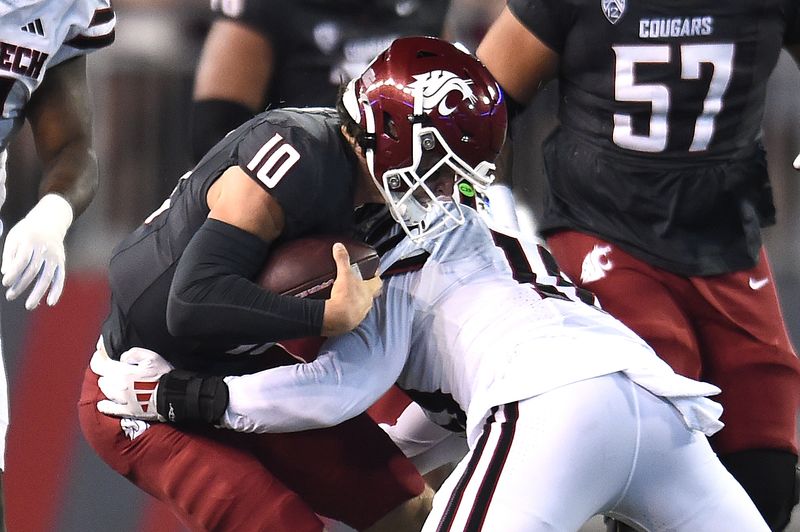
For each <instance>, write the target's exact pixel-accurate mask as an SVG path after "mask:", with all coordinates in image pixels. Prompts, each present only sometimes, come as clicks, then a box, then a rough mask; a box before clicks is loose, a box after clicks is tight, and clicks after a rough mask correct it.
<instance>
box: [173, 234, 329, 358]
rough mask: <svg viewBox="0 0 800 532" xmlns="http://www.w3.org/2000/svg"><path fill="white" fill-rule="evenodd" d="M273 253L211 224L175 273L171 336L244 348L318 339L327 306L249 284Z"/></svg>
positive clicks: (259, 243)
mask: <svg viewBox="0 0 800 532" xmlns="http://www.w3.org/2000/svg"><path fill="white" fill-rule="evenodd" d="M268 251H269V245H268V244H267V243H265V242H263V241H261V240H260V239H259V238H258V237H256V236H255V235H252V234H250V233H247V232H246V231H243V230H241V229H238V228H236V227H234V226H232V225H230V224H227V223H225V222H221V221H219V220H214V219H209V220H207V221H206V222H205V223H204V224H203V226H202V227H201V228H200V229H199V230H198V231H197V233H196V234H195V236H194V237H193V238H192V241H191V242H190V243H189V245H188V246H187V247H186V250H184V252H183V255H182V257H181V260H180V262H179V263H178V266H177V268H176V270H175V276H174V278H173V281H172V286H171V288H170V295H169V301H168V304H167V326H168V327H169V331H170V333H171V334H173V335H175V336H179V337H194V338H198V339H202V338H211V337H216V338H219V337H225V338H226V339H227V340H230V341H232V342H239V343H263V342H270V341H277V340H286V339H290V338H300V337H304V336H319V334H320V330H321V328H322V315H323V309H324V302H323V301H321V300H306V299H300V298H294V297H288V296H281V295H279V294H274V293H271V292H268V291H266V290H264V289H262V288H260V287H259V286H258V285H256V284H255V283H253V282H252V281H250V279H253V278H255V276H256V275H257V273H258V272H259V271H260V269H261V267H262V266H263V264H264V261H265V260H266V257H267V253H268Z"/></svg>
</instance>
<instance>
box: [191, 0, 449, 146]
mask: <svg viewBox="0 0 800 532" xmlns="http://www.w3.org/2000/svg"><path fill="white" fill-rule="evenodd" d="M449 5H450V0H426V1H424V2H423V1H420V0H337V1H333V0H323V1H319V0H293V1H292V2H285V1H283V0H260V1H257V2H256V1H249V2H248V1H245V0H233V1H225V2H219V1H218V0H212V1H211V8H212V10H214V11H215V12H216V13H217V14H218V15H219V16H218V18H217V19H216V20H215V21H214V22H213V24H212V26H211V29H210V30H209V33H208V35H207V36H206V40H205V43H204V46H203V52H202V54H201V56H200V60H199V62H198V66H197V70H196V73H195V85H194V94H193V100H194V103H193V111H192V120H191V139H192V153H193V157H194V159H195V160H199V159H200V157H202V156H203V155H204V154H205V153H206V152H207V151H208V149H209V148H211V146H213V145H214V144H216V142H217V141H218V140H219V139H221V138H222V137H223V136H225V134H226V133H228V131H231V130H232V129H234V128H236V127H237V126H238V125H239V124H241V123H242V122H244V121H245V120H248V119H250V118H251V117H252V116H253V115H254V114H255V113H257V112H260V111H261V110H263V109H265V108H268V107H269V108H274V107H285V106H292V107H306V106H319V105H324V106H333V105H334V103H335V101H336V89H337V87H338V86H339V85H340V84H341V83H342V82H344V81H347V80H350V79H351V78H353V77H355V76H356V75H358V74H359V73H360V72H361V71H362V70H363V69H364V67H366V66H367V63H369V62H370V61H372V59H374V58H375V56H377V55H378V54H379V53H380V52H381V51H383V49H384V48H386V46H388V45H389V43H390V42H391V41H392V40H394V39H396V38H397V37H401V36H405V35H434V36H439V35H441V34H442V31H443V25H444V21H445V15H446V14H447V12H448V8H449Z"/></svg>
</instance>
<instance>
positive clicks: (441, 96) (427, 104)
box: [408, 70, 478, 116]
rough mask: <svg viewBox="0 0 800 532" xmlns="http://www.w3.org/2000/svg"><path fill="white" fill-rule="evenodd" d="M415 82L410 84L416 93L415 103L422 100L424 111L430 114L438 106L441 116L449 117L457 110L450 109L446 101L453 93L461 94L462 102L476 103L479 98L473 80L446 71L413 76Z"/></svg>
mask: <svg viewBox="0 0 800 532" xmlns="http://www.w3.org/2000/svg"><path fill="white" fill-rule="evenodd" d="M413 78H414V81H413V82H412V83H409V84H408V87H409V88H410V89H413V90H414V91H415V94H414V99H415V103H416V102H417V101H419V98H422V109H421V110H422V111H424V112H425V113H430V112H431V111H432V110H433V109H434V108H436V106H438V109H437V111H438V112H439V114H440V115H441V116H447V115H449V114H450V113H452V112H453V111H454V110H455V107H448V106H447V104H446V103H445V101H446V100H447V95H448V94H450V93H451V92H453V91H458V92H460V93H461V100H462V101H463V100H469V101H470V102H471V103H475V102H476V101H477V100H478V97H477V96H475V93H474V92H473V90H472V87H470V85H472V84H473V83H474V82H473V81H472V80H471V79H462V78H460V77H458V76H456V75H455V74H453V73H452V72H448V71H446V70H434V71H432V72H426V73H425V74H417V75H415V76H413Z"/></svg>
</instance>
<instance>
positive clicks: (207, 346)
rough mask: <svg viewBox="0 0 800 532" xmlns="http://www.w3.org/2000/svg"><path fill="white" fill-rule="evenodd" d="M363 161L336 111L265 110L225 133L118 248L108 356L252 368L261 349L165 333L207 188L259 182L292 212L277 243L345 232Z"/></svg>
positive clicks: (232, 369) (200, 366)
mask: <svg viewBox="0 0 800 532" xmlns="http://www.w3.org/2000/svg"><path fill="white" fill-rule="evenodd" d="M356 164H357V161H356V159H355V154H354V153H353V151H352V149H351V148H350V147H349V145H347V144H346V142H345V140H344V138H343V137H342V136H341V134H340V132H339V120H338V117H337V116H336V113H335V112H334V111H333V110H332V109H314V110H305V111H301V110H288V109H287V110H283V109H279V110H273V111H267V112H265V113H262V114H260V115H257V116H256V117H255V118H253V119H252V120H250V121H249V122H246V123H245V124H243V125H242V126H240V127H239V128H237V129H236V130H235V131H233V132H232V133H230V134H229V135H228V136H226V137H225V138H224V139H223V140H222V141H221V142H220V143H218V144H217V145H216V146H215V147H214V148H212V149H211V151H210V152H209V153H208V154H207V155H206V156H205V157H204V158H203V159H202V160H201V161H200V162H199V163H198V164H197V166H196V167H195V168H194V169H193V170H192V171H191V172H188V173H187V174H185V175H184V176H183V177H181V178H180V180H179V181H178V184H177V186H176V187H175V189H174V191H173V192H172V194H171V195H170V197H169V198H168V199H167V200H166V201H165V202H164V204H163V205H162V206H161V207H160V208H159V209H157V210H156V211H155V212H154V213H153V214H151V215H150V216H149V217H148V218H147V219H146V221H145V222H144V223H143V224H142V225H141V226H140V227H139V228H138V229H136V230H135V231H134V232H133V233H132V234H130V235H129V236H128V237H127V238H126V239H125V240H123V241H122V242H121V243H120V244H119V245H118V246H117V248H116V249H115V250H114V253H113V255H112V258H111V261H110V265H109V279H110V284H111V292H112V302H111V313H110V315H109V317H108V318H107V320H106V322H105V324H104V326H103V337H104V342H105V345H106V348H107V349H108V351H109V354H110V355H111V356H112V357H113V358H118V357H119V355H120V354H121V353H122V352H123V351H125V350H126V349H128V348H130V347H134V346H138V347H145V348H148V349H152V350H154V351H156V352H158V353H160V354H162V356H164V357H165V358H167V359H168V360H169V361H170V362H172V363H173V364H174V365H176V366H178V367H186V368H188V369H195V370H198V371H202V370H206V371H215V372H216V371H222V368H225V369H224V371H227V372H239V371H240V370H241V371H245V369H244V368H250V369H251V370H252V368H253V367H254V366H253V365H254V364H256V365H257V364H258V363H259V361H258V357H254V356H253V355H252V354H248V355H238V356H237V354H236V353H240V352H244V351H248V349H247V348H253V347H255V346H240V345H238V344H236V343H235V339H234V341H231V339H228V338H221V339H220V341H219V342H208V341H204V342H203V343H202V344H200V343H197V342H194V341H189V340H185V339H180V338H175V337H172V336H171V335H170V334H169V332H168V330H167V324H166V307H167V297H168V294H169V289H170V284H171V282H172V277H173V274H174V272H175V267H176V264H177V262H178V260H179V259H180V257H181V254H182V253H183V250H184V249H185V248H186V245H187V244H188V243H189V240H190V239H191V238H192V236H193V235H194V234H195V232H196V231H197V230H198V229H199V228H200V226H201V225H202V224H203V222H204V221H205V220H206V218H207V216H208V213H209V208H208V205H207V202H206V196H207V193H208V190H209V188H210V187H211V185H212V184H213V183H214V182H215V181H216V180H217V179H218V178H219V177H220V176H221V175H222V173H223V172H224V171H225V170H226V169H227V168H229V167H231V166H234V165H238V166H239V167H240V168H241V169H242V170H244V171H245V172H246V173H247V174H248V175H249V176H250V177H252V178H253V179H254V180H256V181H257V182H258V183H259V184H260V185H261V186H263V187H264V188H265V189H266V190H267V191H268V192H269V193H270V194H271V195H272V196H273V197H274V198H276V199H277V201H278V202H279V203H280V205H281V207H282V208H283V210H284V214H285V227H284V230H283V232H282V234H281V236H280V237H279V239H278V241H276V244H277V243H278V242H280V241H284V240H288V239H293V238H296V237H299V236H303V235H307V234H313V233H347V232H350V231H351V229H352V223H353V209H354V206H353V193H354V184H355V176H356V172H357V167H356ZM250 351H252V349H250ZM226 352H227V353H228V354H224V353H226Z"/></svg>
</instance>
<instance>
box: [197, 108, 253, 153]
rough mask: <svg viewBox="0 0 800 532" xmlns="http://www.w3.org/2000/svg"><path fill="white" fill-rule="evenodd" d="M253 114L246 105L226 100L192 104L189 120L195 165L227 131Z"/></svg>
mask: <svg viewBox="0 0 800 532" xmlns="http://www.w3.org/2000/svg"><path fill="white" fill-rule="evenodd" d="M253 114H254V113H253V111H251V110H250V109H249V108H248V107H247V106H246V105H243V104H241V103H237V102H231V101H227V100H197V101H194V102H192V111H191V118H190V120H189V129H190V131H189V137H190V138H191V142H192V146H191V148H192V161H193V162H195V163H196V162H198V161H199V160H200V159H202V158H203V156H204V155H205V154H206V152H208V150H210V149H211V148H213V147H214V145H215V144H216V143H217V142H219V141H220V140H222V138H223V137H225V135H227V134H228V132H229V131H233V130H234V129H236V128H237V127H239V126H241V125H242V124H244V123H245V122H247V121H248V120H250V119H251V118H253Z"/></svg>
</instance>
